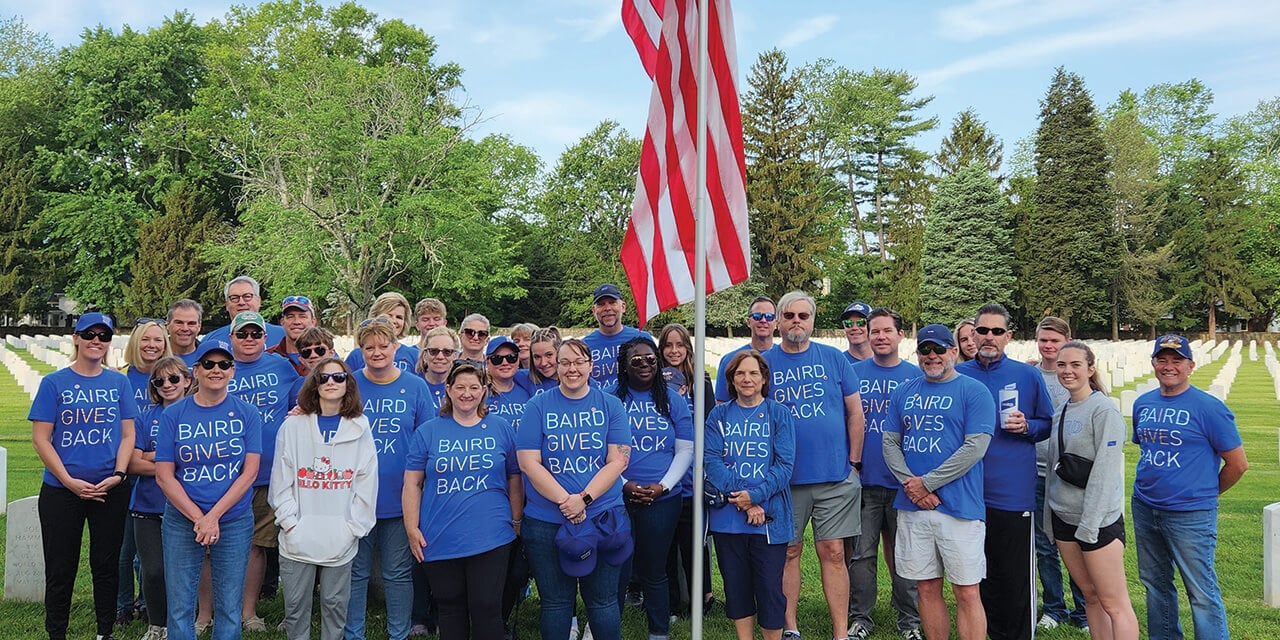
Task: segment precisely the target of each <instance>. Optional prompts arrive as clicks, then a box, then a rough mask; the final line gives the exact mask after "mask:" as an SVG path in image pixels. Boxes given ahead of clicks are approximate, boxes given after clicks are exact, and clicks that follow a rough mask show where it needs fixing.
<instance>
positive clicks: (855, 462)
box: [849, 460, 862, 473]
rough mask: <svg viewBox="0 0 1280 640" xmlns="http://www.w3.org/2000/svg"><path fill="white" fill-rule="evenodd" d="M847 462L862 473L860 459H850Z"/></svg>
mask: <svg viewBox="0 0 1280 640" xmlns="http://www.w3.org/2000/svg"><path fill="white" fill-rule="evenodd" d="M849 464H851V465H853V469H854V470H855V471H857V472H858V473H862V461H861V460H850V461H849Z"/></svg>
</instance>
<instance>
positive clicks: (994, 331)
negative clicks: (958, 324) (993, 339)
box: [973, 327, 1009, 336]
mask: <svg viewBox="0 0 1280 640" xmlns="http://www.w3.org/2000/svg"><path fill="white" fill-rule="evenodd" d="M973 330H974V331H976V332H978V334H979V335H984V336H985V335H987V334H988V333H989V334H991V335H993V336H1002V335H1004V334H1006V333H1008V332H1009V330H1008V329H1002V328H1000V327H974V328H973Z"/></svg>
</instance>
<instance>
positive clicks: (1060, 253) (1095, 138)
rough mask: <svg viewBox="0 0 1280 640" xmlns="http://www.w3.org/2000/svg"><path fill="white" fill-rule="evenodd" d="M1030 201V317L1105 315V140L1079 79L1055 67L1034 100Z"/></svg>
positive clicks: (1110, 264)
mask: <svg viewBox="0 0 1280 640" xmlns="http://www.w3.org/2000/svg"><path fill="white" fill-rule="evenodd" d="M1035 167H1036V185H1035V207H1034V208H1033V209H1032V210H1031V211H1030V217H1029V224H1028V225H1027V228H1028V244H1027V253H1028V256H1027V257H1028V258H1029V259H1027V260H1026V261H1025V262H1023V263H1022V264H1021V265H1020V267H1021V272H1022V278H1021V280H1022V289H1023V292H1024V294H1025V295H1026V297H1027V305H1028V307H1027V309H1026V311H1027V313H1028V314H1029V315H1030V316H1031V317H1032V318H1039V317H1041V316H1043V315H1051V314H1052V315H1058V316H1061V317H1063V318H1065V319H1068V320H1071V319H1073V318H1075V319H1078V320H1080V321H1085V322H1089V321H1104V320H1106V319H1107V318H1109V317H1110V313H1109V307H1110V300H1109V298H1108V296H1107V291H1108V288H1109V287H1110V285H1111V283H1112V278H1113V276H1114V274H1115V270H1116V268H1117V266H1118V257H1117V254H1118V252H1117V250H1116V238H1115V234H1114V233H1112V228H1113V227H1112V215H1111V213H1112V211H1111V195H1110V188H1109V186H1108V183H1107V175H1108V172H1109V171H1110V166H1109V163H1108V161H1107V150H1106V145H1105V144H1104V142H1103V139H1102V128H1101V126H1100V125H1099V123H1098V114H1097V112H1096V111H1095V109H1094V106H1093V99H1092V98H1091V97H1090V96H1089V92H1088V91H1087V90H1085V88H1084V80H1083V79H1081V78H1080V76H1078V75H1076V74H1074V73H1068V72H1067V71H1065V70H1064V69H1063V68H1061V67H1059V68H1058V70H1057V72H1056V73H1055V74H1054V78H1053V82H1052V84H1051V85H1050V86H1049V91H1048V94H1047V95H1046V96H1045V98H1044V100H1043V101H1041V103H1040V126H1039V128H1038V129H1037V130H1036V161H1035Z"/></svg>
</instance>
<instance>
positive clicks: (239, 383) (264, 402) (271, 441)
mask: <svg viewBox="0 0 1280 640" xmlns="http://www.w3.org/2000/svg"><path fill="white" fill-rule="evenodd" d="M297 379H298V372H297V370H295V369H294V368H293V365H292V364H289V359H288V358H282V357H280V356H278V355H276V354H274V353H265V352H264V353H263V354H262V356H261V357H259V358H258V359H257V360H254V361H253V362H240V361H239V360H237V361H236V368H235V375H234V376H232V377H231V380H230V381H229V382H227V393H229V394H231V395H234V396H236V397H238V398H240V399H241V400H244V401H245V402H247V403H249V404H251V405H253V406H255V407H257V408H258V411H259V412H260V413H261V414H262V462H261V464H259V465H258V479H257V480H255V481H254V482H253V486H255V487H265V486H267V485H269V484H271V463H272V462H273V461H274V460H275V455H276V434H277V433H279V432H280V425H282V424H284V419H285V418H286V417H287V414H288V413H289V399H290V392H291V390H292V389H293V383H294V382H295V381H296V380H297Z"/></svg>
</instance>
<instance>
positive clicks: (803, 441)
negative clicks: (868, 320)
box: [762, 342, 861, 485]
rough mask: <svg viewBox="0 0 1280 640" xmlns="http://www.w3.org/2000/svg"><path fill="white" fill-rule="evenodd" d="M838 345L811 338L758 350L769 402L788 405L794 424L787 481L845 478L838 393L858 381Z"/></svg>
mask: <svg viewBox="0 0 1280 640" xmlns="http://www.w3.org/2000/svg"><path fill="white" fill-rule="evenodd" d="M840 353H841V352H840V350H839V349H836V348H835V347H831V346H827V345H825V344H820V343H817V342H810V343H809V348H808V349H805V350H804V351H801V352H800V353H787V352H786V351H783V350H782V346H781V345H775V346H774V347H773V348H772V349H770V350H768V351H766V352H764V353H763V354H762V355H763V356H764V360H765V362H768V363H769V371H770V373H771V376H772V378H773V379H772V380H770V381H769V393H770V395H771V396H772V399H773V401H774V402H777V403H779V404H781V405H784V406H785V407H787V408H788V409H790V410H791V415H792V417H793V418H794V419H795V427H796V469H795V473H793V474H792V475H791V484H793V485H795V484H817V483H820V482H839V481H842V480H844V479H846V478H848V477H849V472H850V469H851V467H850V466H849V430H848V422H847V421H846V419H845V414H844V398H845V396H851V395H853V394H855V393H858V387H859V386H861V385H860V381H859V380H858V374H856V373H854V372H853V366H852V365H850V364H849V361H848V360H846V359H845V358H844V356H842V355H840Z"/></svg>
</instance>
